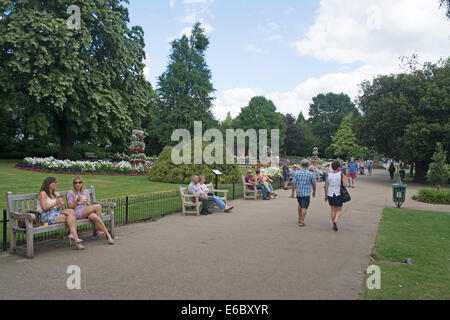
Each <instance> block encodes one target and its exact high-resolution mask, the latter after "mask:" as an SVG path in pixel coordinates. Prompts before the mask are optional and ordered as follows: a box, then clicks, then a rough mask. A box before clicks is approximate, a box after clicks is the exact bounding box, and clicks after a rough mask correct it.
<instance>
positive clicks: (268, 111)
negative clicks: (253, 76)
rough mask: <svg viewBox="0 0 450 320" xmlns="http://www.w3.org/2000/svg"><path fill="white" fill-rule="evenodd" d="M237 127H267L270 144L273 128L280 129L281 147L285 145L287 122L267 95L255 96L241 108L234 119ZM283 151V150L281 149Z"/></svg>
mask: <svg viewBox="0 0 450 320" xmlns="http://www.w3.org/2000/svg"><path fill="white" fill-rule="evenodd" d="M234 126H235V128H239V129H243V130H248V129H255V130H256V132H258V130H259V129H267V137H268V141H267V142H268V144H270V141H271V140H272V135H271V130H272V129H278V130H280V137H279V139H280V140H279V141H280V148H282V146H283V145H284V140H285V135H286V124H285V123H284V120H283V115H282V114H281V113H280V112H277V107H276V106H275V104H274V103H273V102H272V101H271V100H268V99H266V98H265V97H261V96H260V97H253V98H252V99H251V100H250V102H249V104H248V106H246V107H244V108H242V109H241V112H240V113H239V115H238V116H237V117H236V119H235V120H234ZM280 151H281V150H280Z"/></svg>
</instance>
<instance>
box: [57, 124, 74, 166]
mask: <svg viewBox="0 0 450 320" xmlns="http://www.w3.org/2000/svg"><path fill="white" fill-rule="evenodd" d="M59 141H60V149H59V154H58V158H59V159H60V160H65V159H67V156H68V155H69V154H71V153H72V152H73V144H74V136H73V132H72V126H71V123H70V121H67V120H65V119H64V120H60V121H59Z"/></svg>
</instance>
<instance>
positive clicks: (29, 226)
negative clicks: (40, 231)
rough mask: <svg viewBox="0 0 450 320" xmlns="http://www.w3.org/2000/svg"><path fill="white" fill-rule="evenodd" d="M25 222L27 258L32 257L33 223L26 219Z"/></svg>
mask: <svg viewBox="0 0 450 320" xmlns="http://www.w3.org/2000/svg"><path fill="white" fill-rule="evenodd" d="M25 223H26V229H27V258H28V259H33V255H34V239H33V238H34V237H33V224H32V222H30V221H28V220H26V222H25Z"/></svg>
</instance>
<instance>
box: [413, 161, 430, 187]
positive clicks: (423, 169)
mask: <svg viewBox="0 0 450 320" xmlns="http://www.w3.org/2000/svg"><path fill="white" fill-rule="evenodd" d="M414 167H415V169H416V174H415V175H414V182H419V183H426V182H427V179H426V177H425V176H426V174H427V164H426V162H425V161H417V162H416V163H415V166H414Z"/></svg>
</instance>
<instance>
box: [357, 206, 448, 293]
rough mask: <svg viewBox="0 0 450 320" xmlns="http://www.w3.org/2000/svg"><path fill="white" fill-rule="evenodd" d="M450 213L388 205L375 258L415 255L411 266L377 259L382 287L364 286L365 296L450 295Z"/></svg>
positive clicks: (401, 257)
mask: <svg viewBox="0 0 450 320" xmlns="http://www.w3.org/2000/svg"><path fill="white" fill-rule="evenodd" d="M449 226H450V213H445V212H444V213H443V212H433V211H415V210H405V209H385V210H384V211H383V220H382V221H381V225H380V229H379V232H378V237H377V241H376V245H375V248H374V258H375V259H376V260H377V261H379V260H385V261H392V262H403V261H404V260H405V259H406V258H411V259H412V264H413V265H412V266H410V265H398V264H390V263H382V262H376V263H374V264H375V265H378V266H379V267H380V269H381V289H380V290H369V289H367V286H364V288H365V289H364V292H363V293H362V297H361V298H362V299H364V300H448V299H450V290H449V288H450V228H449Z"/></svg>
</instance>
